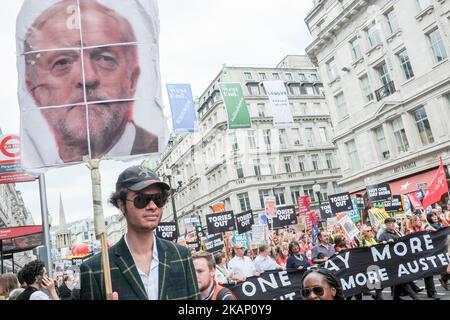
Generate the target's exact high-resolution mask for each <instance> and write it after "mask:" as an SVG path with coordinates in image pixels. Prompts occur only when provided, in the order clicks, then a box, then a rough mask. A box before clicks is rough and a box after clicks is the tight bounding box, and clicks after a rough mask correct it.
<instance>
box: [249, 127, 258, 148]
mask: <svg viewBox="0 0 450 320" xmlns="http://www.w3.org/2000/svg"><path fill="white" fill-rule="evenodd" d="M247 135H248V146H249V147H250V149H255V148H256V140H255V130H248V131H247Z"/></svg>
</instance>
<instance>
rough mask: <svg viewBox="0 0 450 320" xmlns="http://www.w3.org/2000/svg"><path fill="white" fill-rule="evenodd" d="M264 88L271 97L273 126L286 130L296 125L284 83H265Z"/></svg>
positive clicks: (276, 81)
mask: <svg viewBox="0 0 450 320" xmlns="http://www.w3.org/2000/svg"><path fill="white" fill-rule="evenodd" d="M263 85H264V88H265V89H266V93H267V96H268V97H269V101H270V104H271V106H272V113H273V126H274V127H275V128H286V127H292V126H293V125H294V117H293V116H292V110H291V106H290V105H289V99H288V94H287V90H286V86H285V84H284V81H281V80H274V81H264V82H263Z"/></svg>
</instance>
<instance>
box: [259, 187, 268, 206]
mask: <svg viewBox="0 0 450 320" xmlns="http://www.w3.org/2000/svg"><path fill="white" fill-rule="evenodd" d="M269 196H270V189H267V190H259V202H260V204H261V208H264V207H265V205H266V204H265V203H264V198H265V197H269Z"/></svg>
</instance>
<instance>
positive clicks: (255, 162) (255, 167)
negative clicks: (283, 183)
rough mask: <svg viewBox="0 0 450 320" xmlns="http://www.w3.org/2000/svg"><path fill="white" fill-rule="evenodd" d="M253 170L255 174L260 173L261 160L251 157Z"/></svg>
mask: <svg viewBox="0 0 450 320" xmlns="http://www.w3.org/2000/svg"><path fill="white" fill-rule="evenodd" d="M253 170H254V171H255V176H260V175H261V160H259V159H253Z"/></svg>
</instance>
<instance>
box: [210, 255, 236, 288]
mask: <svg viewBox="0 0 450 320" xmlns="http://www.w3.org/2000/svg"><path fill="white" fill-rule="evenodd" d="M214 260H215V262H216V281H217V283H219V284H220V285H224V284H236V283H237V280H236V279H235V278H234V277H233V276H232V275H231V273H230V271H229V270H228V267H227V262H226V259H225V253H223V252H219V253H217V254H216V255H215V256H214Z"/></svg>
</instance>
